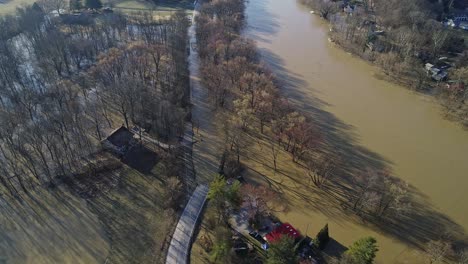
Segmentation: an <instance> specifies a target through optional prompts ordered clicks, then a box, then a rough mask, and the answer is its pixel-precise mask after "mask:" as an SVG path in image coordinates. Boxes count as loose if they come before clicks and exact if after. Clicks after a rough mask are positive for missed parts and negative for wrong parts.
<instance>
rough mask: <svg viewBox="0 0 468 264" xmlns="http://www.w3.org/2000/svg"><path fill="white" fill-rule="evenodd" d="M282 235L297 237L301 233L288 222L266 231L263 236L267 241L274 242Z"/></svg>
mask: <svg viewBox="0 0 468 264" xmlns="http://www.w3.org/2000/svg"><path fill="white" fill-rule="evenodd" d="M283 235H288V236H290V237H292V238H294V239H296V238H298V237H300V236H301V233H299V231H297V230H296V229H295V228H294V227H293V226H292V225H290V224H289V223H284V224H282V225H280V226H278V227H277V228H275V230H273V231H272V232H270V233H268V234H267V235H266V236H265V238H266V240H267V241H268V242H270V243H271V242H275V241H277V240H278V239H280V238H281V236H283Z"/></svg>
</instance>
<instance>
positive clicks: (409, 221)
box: [260, 49, 467, 248]
mask: <svg viewBox="0 0 468 264" xmlns="http://www.w3.org/2000/svg"><path fill="white" fill-rule="evenodd" d="M260 53H261V55H262V59H263V61H264V62H265V64H266V65H267V67H268V68H269V69H270V70H271V71H272V72H273V73H274V74H275V77H276V79H277V83H278V86H279V87H280V93H281V94H283V95H285V96H286V97H287V99H288V101H289V102H290V103H291V104H292V105H293V106H294V107H295V108H296V109H299V110H300V111H301V112H303V113H306V114H307V115H308V116H309V117H310V120H312V122H313V123H314V125H315V126H316V128H317V130H318V131H319V132H320V134H321V136H322V140H321V143H320V145H319V146H318V147H317V149H319V150H320V152H323V153H325V154H328V155H334V156H338V157H340V160H341V161H342V162H341V163H340V167H339V168H337V171H336V172H335V174H334V176H333V179H332V181H331V182H330V183H329V184H328V185H327V187H325V188H322V190H320V192H323V193H324V194H325V195H327V196H328V197H330V198H331V197H333V198H334V199H333V200H334V201H335V202H334V203H332V204H331V203H330V202H327V203H325V204H324V203H323V202H320V201H319V199H318V198H315V197H314V198H308V197H307V193H304V192H303V191H301V190H295V189H294V188H291V187H287V186H286V187H283V188H290V191H291V192H292V193H294V194H295V195H296V198H297V199H302V200H303V201H306V203H307V204H308V205H310V206H313V207H314V209H318V210H319V211H321V212H322V213H323V214H325V215H328V216H332V217H340V219H346V220H351V221H354V222H356V223H358V224H363V225H366V226H368V227H369V228H371V229H373V230H374V231H376V232H380V233H383V234H385V235H388V236H391V237H393V238H396V239H398V240H400V241H402V242H404V243H406V244H407V245H410V246H412V247H416V248H422V247H423V246H424V244H425V243H427V242H428V241H429V240H439V239H443V236H444V234H447V232H449V233H451V234H456V235H455V236H452V237H451V238H450V239H451V240H452V241H466V240H467V237H466V234H465V230H464V228H463V227H461V226H460V225H458V224H457V223H455V222H454V221H453V220H452V219H450V218H449V217H448V216H446V215H444V214H443V213H441V212H440V211H438V210H437V209H436V208H434V207H433V206H432V205H431V202H430V199H429V197H426V196H425V195H424V194H422V193H421V192H420V191H419V190H417V189H416V188H415V187H414V186H411V185H409V186H408V188H407V191H408V192H409V193H410V197H411V201H410V203H411V205H412V206H411V210H410V211H409V212H407V213H405V214H395V215H394V216H391V217H385V219H377V218H376V217H373V216H368V215H365V214H363V215H360V217H357V216H356V213H355V212H354V211H353V210H352V209H350V208H349V207H350V206H349V205H347V204H348V203H349V200H350V199H351V198H352V197H353V196H356V195H357V192H358V190H357V189H356V186H355V181H354V180H353V179H354V177H353V176H356V175H362V174H363V173H364V172H365V170H369V169H371V170H375V171H388V172H390V173H391V172H392V168H391V166H392V165H393V163H392V162H391V161H389V160H387V159H385V158H384V157H382V156H381V155H379V154H378V153H375V152H373V151H371V150H369V149H367V148H365V147H363V146H362V145H360V142H359V141H360V139H359V135H357V134H356V131H355V129H354V128H353V127H352V126H351V125H349V124H346V123H345V122H343V121H342V120H340V119H339V118H337V117H336V116H335V115H334V114H332V113H330V112H327V111H325V110H324V108H325V107H327V106H329V104H328V103H327V102H324V101H323V100H321V99H319V98H317V93H318V91H316V90H314V89H313V87H310V86H309V84H308V83H307V82H306V81H305V80H304V79H303V78H302V76H300V75H297V74H295V73H293V72H290V71H289V70H288V69H286V68H285V63H284V61H283V60H282V59H281V58H280V57H279V56H277V55H276V54H274V53H273V52H271V51H270V50H266V49H262V50H261V52H260ZM383 140H385V139H383ZM298 184H300V182H298ZM304 188H307V189H310V190H307V192H316V191H317V188H315V187H312V186H310V187H304ZM309 199H312V200H309ZM323 199H325V200H326V198H321V200H323ZM328 200H330V199H328ZM330 205H332V206H334V207H335V208H333V209H330V208H328V209H327V208H319V207H330ZM338 211H339V213H338ZM340 214H341V216H338V215H340Z"/></svg>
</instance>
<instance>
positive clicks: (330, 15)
mask: <svg viewBox="0 0 468 264" xmlns="http://www.w3.org/2000/svg"><path fill="white" fill-rule="evenodd" d="M298 2H300V3H301V5H304V6H305V7H307V8H309V9H313V8H316V9H319V10H318V11H310V13H312V14H314V15H317V16H320V17H322V18H323V19H324V21H326V23H327V24H328V25H329V27H330V31H329V33H328V37H329V39H330V41H332V42H333V43H334V44H336V45H337V46H339V47H340V48H342V49H343V50H345V51H346V52H349V53H351V54H353V55H354V56H357V57H359V58H360V59H363V60H364V61H366V62H368V63H370V64H372V65H375V66H377V67H379V68H380V70H381V73H377V74H376V76H377V77H378V78H381V79H383V80H386V81H390V82H392V83H395V84H398V85H399V86H403V87H405V88H407V89H409V90H411V91H416V92H418V93H422V94H424V95H431V96H433V98H434V100H436V101H438V103H439V104H440V105H441V106H442V108H441V114H442V115H443V116H444V118H447V119H449V120H451V121H454V122H457V123H459V124H461V126H462V127H463V128H464V129H467V128H468V100H467V99H468V90H467V89H465V86H466V81H467V80H468V75H467V74H468V73H467V71H466V70H465V69H466V63H465V62H464V61H465V59H466V57H467V55H466V54H468V53H467V51H466V48H458V49H459V51H458V52H461V53H459V55H455V56H451V57H450V56H449V57H448V59H447V61H444V62H440V61H438V60H437V59H430V58H429V55H428V51H426V49H428V48H420V49H419V50H418V49H417V48H416V47H413V46H411V48H407V47H405V46H403V47H400V46H398V45H403V44H400V42H396V40H393V42H391V43H389V42H390V40H392V38H391V37H393V38H406V39H410V38H409V37H408V36H407V35H404V34H406V33H405V32H402V31H398V32H385V29H384V28H383V27H380V26H379V25H377V24H375V22H372V21H373V20H375V19H376V18H375V16H376V15H375V14H374V13H372V14H373V15H370V13H371V12H370V11H369V12H370V13H369V14H367V13H366V11H364V9H363V8H362V7H360V8H359V9H358V7H357V6H354V9H353V13H352V14H346V12H342V11H339V10H340V9H339V8H338V6H332V7H329V9H327V8H325V7H324V6H323V5H324V4H323V1H322V2H321V1H318V0H309V1H304V0H300V1H298ZM324 10H327V11H326V13H325V11H324ZM439 24H440V23H438V24H437V25H436V26H439ZM356 25H359V26H356ZM377 29H379V30H377ZM437 30H439V29H437V27H434V31H435V32H437ZM459 32H460V33H457V34H460V36H461V38H460V37H454V36H455V35H456V34H455V33H451V32H448V33H446V34H448V35H447V36H445V37H444V38H443V39H442V37H441V41H444V43H443V44H440V45H443V46H444V47H445V46H447V47H446V48H444V49H447V50H449V51H440V53H441V54H452V53H454V49H453V48H450V46H451V45H452V46H453V45H458V44H454V43H456V42H455V41H461V44H460V45H464V44H463V37H462V35H467V36H468V34H467V33H466V32H464V31H459ZM429 33H431V34H432V32H429ZM429 33H428V34H429ZM387 34H392V35H391V37H386V36H387ZM414 34H416V33H414ZM434 34H435V33H434ZM450 34H453V35H454V36H452V35H450ZM382 38H383V40H382ZM413 38H416V37H415V36H413ZM433 38H435V37H433ZM389 39H390V40H389ZM465 39H466V37H465ZM399 41H403V40H401V39H400V40H399ZM407 41H410V40H407ZM450 42H453V43H450ZM407 45H408V46H410V45H413V44H411V43H408V44H407ZM455 50H456V49H455ZM442 52H445V53H442ZM463 52H465V54H464V55H463ZM415 54H418V55H415ZM439 57H441V58H442V56H441V55H439ZM437 58H438V57H437ZM423 61H424V62H423ZM428 61H429V62H432V63H437V64H439V63H441V64H443V65H449V64H450V65H452V66H456V67H452V68H450V69H449V70H448V71H449V79H447V80H441V81H434V80H432V79H431V78H430V76H429V74H428V73H427V72H426V70H424V67H423V66H424V63H425V62H428ZM447 63H448V64H447ZM444 67H445V66H444ZM464 67H465V68H464ZM463 74H464V75H465V76H461V75H463ZM463 81H465V84H463ZM460 82H461V83H462V84H461V86H459V84H458V83H460ZM461 87H463V88H461ZM460 89H462V90H460Z"/></svg>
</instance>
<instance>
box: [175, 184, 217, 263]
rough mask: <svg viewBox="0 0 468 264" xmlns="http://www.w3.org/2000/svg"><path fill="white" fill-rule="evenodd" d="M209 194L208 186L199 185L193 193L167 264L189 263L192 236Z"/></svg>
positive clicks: (181, 218) (176, 233) (178, 225)
mask: <svg viewBox="0 0 468 264" xmlns="http://www.w3.org/2000/svg"><path fill="white" fill-rule="evenodd" d="M207 193H208V186H207V185H199V186H198V187H197V188H196V189H195V191H194V192H193V195H192V197H191V198H190V200H189V202H188V204H187V206H186V207H185V209H184V212H183V213H182V216H181V217H180V219H179V223H178V224H177V227H176V230H175V231H174V234H173V236H172V240H171V245H170V246H169V250H168V252H167V257H166V264H185V263H188V258H189V256H190V254H189V252H190V247H191V244H192V235H193V232H194V230H195V227H196V225H197V222H198V217H199V216H200V214H201V212H202V210H203V206H204V205H205V202H206V195H207Z"/></svg>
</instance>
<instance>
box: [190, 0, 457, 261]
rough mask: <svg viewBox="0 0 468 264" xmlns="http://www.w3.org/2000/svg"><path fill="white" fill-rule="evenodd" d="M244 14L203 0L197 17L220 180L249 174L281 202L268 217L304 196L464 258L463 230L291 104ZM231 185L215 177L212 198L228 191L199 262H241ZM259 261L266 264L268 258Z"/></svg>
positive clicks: (208, 225) (238, 4)
mask: <svg viewBox="0 0 468 264" xmlns="http://www.w3.org/2000/svg"><path fill="white" fill-rule="evenodd" d="M244 9H245V2H244V1H243V0H231V1H227V0H218V1H205V3H204V4H203V5H202V7H201V9H200V14H199V15H198V16H196V18H195V21H196V25H197V27H196V38H197V48H198V53H199V56H200V61H201V63H200V71H201V75H202V78H201V79H202V83H203V84H204V87H205V88H206V89H207V90H208V91H209V97H208V98H207V101H208V102H209V103H210V104H211V107H212V108H213V109H214V111H215V112H216V114H217V122H218V123H217V125H218V126H219V127H222V128H223V129H222V130H223V131H224V135H223V140H224V149H225V151H224V155H223V157H222V158H221V165H220V169H219V173H220V174H222V175H223V178H224V179H226V180H227V182H230V181H231V182H232V181H233V180H235V179H236V178H237V177H238V176H239V175H243V176H244V177H245V180H246V181H247V182H248V183H251V182H253V183H254V185H255V186H259V187H258V188H263V189H264V191H263V192H264V193H269V192H272V193H273V194H269V196H268V197H275V198H276V199H275V202H274V204H275V205H270V206H271V207H268V206H267V207H268V208H267V209H266V210H264V211H263V212H264V213H265V214H266V216H267V217H274V216H275V215H278V216H281V217H284V216H285V215H287V212H288V211H289V212H290V211H291V210H293V209H292V208H290V207H288V206H287V205H291V204H293V203H294V202H293V200H295V199H299V200H303V199H306V198H305V197H308V198H307V199H306V200H307V201H311V200H313V201H314V202H313V203H317V204H320V205H319V206H318V207H316V205H311V204H309V203H307V202H306V204H305V205H304V204H301V205H303V206H305V208H308V209H310V208H314V209H315V210H319V211H322V210H324V211H326V210H331V211H333V212H334V213H335V214H336V215H334V217H343V216H345V217H343V221H350V222H353V223H356V224H358V225H365V226H367V227H368V228H369V230H373V231H376V232H379V233H383V234H385V235H386V236H389V237H392V238H394V239H398V240H399V241H401V242H402V243H404V244H406V245H407V246H409V247H411V248H413V249H417V250H418V251H419V252H418V255H420V256H421V259H430V261H433V260H434V259H436V260H439V259H446V258H448V259H455V258H457V256H458V255H457V254H463V252H465V251H464V250H466V247H465V244H464V241H466V235H465V233H464V232H463V231H462V229H461V228H460V227H459V226H458V225H457V224H456V223H454V222H453V221H451V220H450V219H447V217H446V216H444V215H443V214H441V213H439V212H437V211H435V210H434V209H433V208H431V207H430V206H429V205H428V203H427V201H425V199H424V197H423V196H422V195H421V194H420V193H418V191H417V190H415V188H414V186H410V185H409V184H407V183H406V182H404V181H402V180H400V179H399V178H397V177H395V176H393V175H391V173H390V172H389V170H388V168H387V167H386V166H385V164H380V163H379V162H376V160H369V158H366V157H363V156H364V153H358V152H357V151H356V150H353V149H352V148H346V147H345V146H337V144H336V142H337V141H338V140H337V138H335V137H334V136H333V135H330V134H329V131H327V130H328V129H329V127H328V125H327V124H326V120H320V119H319V118H318V117H317V116H312V115H308V114H305V113H303V112H302V111H300V109H297V108H296V107H294V106H293V105H292V104H291V103H289V102H288V99H287V98H285V97H284V96H283V95H282V93H281V83H280V82H279V81H278V80H276V78H275V76H274V74H273V73H272V72H271V71H270V70H269V69H268V66H265V65H264V63H263V62H262V60H261V58H260V55H259V53H258V52H257V47H256V44H255V43H254V42H253V41H251V40H250V39H248V38H245V37H243V36H242V34H241V32H242V29H243V27H244V26H245V24H244V23H245V17H244ZM339 142H342V140H341V141H339ZM342 143H343V142H342ZM290 185H293V186H295V187H294V188H292V187H291V186H290ZM225 186H226V185H225V184H224V183H223V180H222V179H220V178H218V177H216V180H215V181H213V184H212V185H211V189H210V191H212V194H213V193H217V194H219V195H220V196H219V197H221V196H222V195H223V194H226V193H227V194H229V195H227V197H224V196H223V197H224V198H223V199H225V200H217V199H214V200H210V201H209V202H208V208H207V212H206V214H205V216H204V219H203V223H202V230H201V231H200V234H199V235H198V239H197V240H196V245H195V246H194V249H196V252H194V253H193V254H194V255H195V258H196V259H197V261H200V262H203V261H211V262H214V263H231V261H234V260H233V259H235V258H234V257H233V256H232V254H230V253H229V250H227V249H228V248H229V247H230V246H229V245H231V244H230V241H231V240H230V237H231V236H230V234H231V232H230V227H229V224H228V223H227V222H228V221H227V220H226V219H228V218H229V215H230V214H231V213H232V212H235V211H236V210H238V206H236V203H235V202H233V201H230V199H231V198H233V196H232V195H231V194H232V192H233V191H232V189H231V187H225ZM233 186H234V185H233ZM246 186H250V185H249V184H247V185H245V186H244V185H243V186H242V187H238V186H236V188H238V189H240V192H241V193H244V192H245V190H246V188H247V189H249V188H250V189H255V188H254V187H246ZM232 188H233V187H232ZM214 189H216V190H217V192H214ZM247 196H248V195H247ZM247 196H246V195H244V197H247ZM209 197H210V194H209ZM217 197H218V196H217ZM234 200H235V199H234ZM238 202H239V201H238ZM244 202H245V201H244ZM240 203H243V202H242V201H241V202H240ZM291 206H292V205H291ZM321 206H322V207H326V208H321ZM250 217H252V218H249V223H256V221H257V220H258V219H257V215H256V214H254V216H252V215H251V216H250ZM344 219H346V220H344ZM281 220H283V221H288V219H281ZM422 221H423V222H424V225H422ZM315 224H316V225H321V224H325V223H315ZM254 226H255V225H254ZM215 227H217V228H215ZM234 229H235V228H234ZM370 240H372V239H370ZM337 243H339V242H337ZM449 249H450V250H449ZM194 255H192V256H194ZM325 255H326V254H325ZM255 257H259V258H264V259H265V258H266V259H267V261H268V258H269V254H268V253H264V252H262V253H261V254H259V255H256V256H255ZM328 260H329V261H330V263H332V262H333V261H335V263H336V262H338V263H356V262H352V260H351V261H350V262H346V261H349V259H348V258H347V257H346V254H345V255H343V251H341V252H335V253H334V254H332V255H328ZM235 261H239V260H238V259H235ZM235 261H234V262H232V263H241V262H235ZM267 263H268V262H267ZM271 263H276V262H271ZM306 263H307V262H306ZM357 263H359V262H357ZM361 263H362V262H361Z"/></svg>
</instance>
